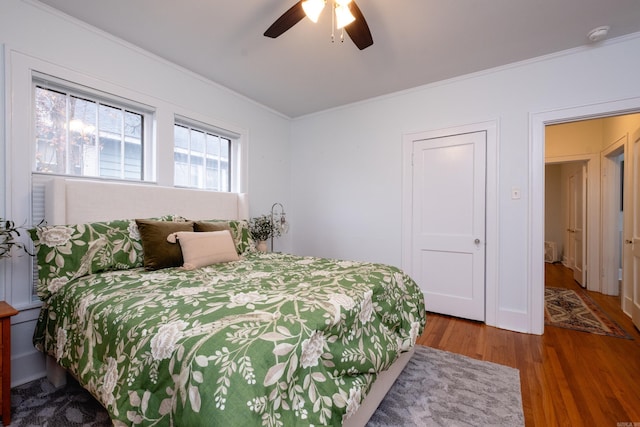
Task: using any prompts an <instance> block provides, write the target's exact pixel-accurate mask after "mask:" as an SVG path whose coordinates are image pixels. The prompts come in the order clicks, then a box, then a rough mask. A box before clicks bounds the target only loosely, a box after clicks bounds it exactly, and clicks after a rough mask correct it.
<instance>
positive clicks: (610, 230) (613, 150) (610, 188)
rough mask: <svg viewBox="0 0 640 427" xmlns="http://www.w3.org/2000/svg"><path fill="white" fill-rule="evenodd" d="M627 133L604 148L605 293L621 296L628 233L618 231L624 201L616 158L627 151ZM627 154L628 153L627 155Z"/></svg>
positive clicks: (603, 261)
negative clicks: (625, 238) (622, 245)
mask: <svg viewBox="0 0 640 427" xmlns="http://www.w3.org/2000/svg"><path fill="white" fill-rule="evenodd" d="M628 139H629V135H625V136H623V137H621V138H620V139H618V140H617V141H615V142H613V143H612V144H610V145H609V146H608V147H607V148H605V149H604V150H603V151H602V156H601V159H602V161H601V164H602V181H601V183H602V283H601V288H602V293H603V294H605V295H621V294H622V292H623V290H622V288H621V287H620V286H619V285H618V282H619V278H618V276H619V268H620V267H619V266H620V263H621V261H622V250H621V246H620V245H621V244H623V243H622V241H624V236H622V235H619V234H618V227H617V226H618V225H619V214H620V202H621V200H622V195H621V194H620V180H621V179H622V176H621V173H620V165H619V164H618V161H617V160H616V158H617V157H618V156H620V155H621V154H626V153H627V151H628V150H627V140H628ZM625 157H626V156H625ZM612 254H613V255H612Z"/></svg>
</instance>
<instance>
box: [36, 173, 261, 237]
mask: <svg viewBox="0 0 640 427" xmlns="http://www.w3.org/2000/svg"><path fill="white" fill-rule="evenodd" d="M170 214H174V215H181V216H183V217H185V218H193V219H248V218H249V208H248V201H247V197H246V195H245V194H238V193H224V192H213V191H203V190H195V189H184V188H174V187H160V186H158V185H153V184H129V183H122V182H112V181H94V180H84V179H72V178H60V177H55V178H52V179H51V180H49V181H47V183H46V184H45V219H46V221H47V224H49V225H59V224H80V223H87V222H97V221H108V220H114V219H127V218H152V217H158V216H162V215H170Z"/></svg>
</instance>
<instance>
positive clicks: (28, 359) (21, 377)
mask: <svg viewBox="0 0 640 427" xmlns="http://www.w3.org/2000/svg"><path fill="white" fill-rule="evenodd" d="M46 375H47V371H46V369H45V359H44V354H42V353H41V352H39V351H38V350H36V349H35V348H34V349H33V352H32V353H23V354H20V355H14V356H13V357H12V358H11V387H15V386H19V385H22V384H26V383H28V382H30V381H33V380H37V379H38V378H42V377H44V376H46Z"/></svg>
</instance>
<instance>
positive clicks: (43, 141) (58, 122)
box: [35, 88, 67, 173]
mask: <svg viewBox="0 0 640 427" xmlns="http://www.w3.org/2000/svg"><path fill="white" fill-rule="evenodd" d="M35 120H36V124H35V128H36V159H35V160H36V164H35V169H36V171H39V172H50V173H65V171H66V162H65V160H66V150H67V148H66V147H67V127H66V124H67V97H66V95H65V94H64V93H60V92H56V91H53V90H48V89H42V88H36V114H35Z"/></svg>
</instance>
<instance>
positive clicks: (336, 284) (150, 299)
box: [30, 178, 425, 426]
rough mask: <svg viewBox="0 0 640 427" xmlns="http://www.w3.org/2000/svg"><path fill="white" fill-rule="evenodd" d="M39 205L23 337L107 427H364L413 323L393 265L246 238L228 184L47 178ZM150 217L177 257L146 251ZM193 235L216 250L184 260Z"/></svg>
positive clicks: (240, 199) (239, 206)
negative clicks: (34, 273) (35, 277)
mask: <svg viewBox="0 0 640 427" xmlns="http://www.w3.org/2000/svg"><path fill="white" fill-rule="evenodd" d="M45 208H46V209H45V212H46V219H47V225H45V226H41V227H36V228H34V229H33V230H31V231H30V233H31V236H32V238H33V240H34V243H35V245H36V248H37V250H38V253H37V258H38V264H39V266H38V269H39V281H38V295H39V296H40V298H41V299H42V303H43V305H42V309H41V313H40V317H39V319H38V323H37V326H36V330H35V333H34V344H35V346H36V348H38V349H39V350H41V351H43V352H44V353H45V354H47V355H48V371H49V372H48V375H49V377H50V379H51V380H52V381H53V382H54V383H56V384H60V383H61V382H62V381H63V380H64V378H65V375H61V372H68V373H70V374H71V375H72V376H73V377H75V378H76V379H77V380H78V381H79V383H80V384H81V385H82V386H83V387H85V388H86V389H87V390H88V391H89V392H91V394H92V395H93V396H94V397H96V399H97V400H98V401H99V402H100V403H101V404H102V405H103V406H104V407H105V408H106V409H107V411H108V412H109V414H110V416H111V419H112V420H113V423H114V425H116V426H120V425H176V426H177V425H183V426H198V425H208V426H211V425H221V426H231V425H243V426H249V425H262V426H289V425H345V426H358V425H360V426H361V425H364V424H365V423H366V421H367V420H368V419H369V417H370V416H371V415H372V414H373V412H374V411H375V409H376V407H377V405H378V403H379V402H380V401H381V400H382V398H383V397H384V394H385V393H386V391H387V390H388V389H389V388H390V386H391V385H392V384H393V381H394V380H395V378H396V377H397V376H398V375H399V374H400V372H401V371H402V368H403V367H404V365H405V364H406V363H407V362H408V360H409V358H410V357H411V354H412V350H413V346H414V344H415V341H416V338H417V336H419V334H420V333H421V332H422V330H423V328H424V323H425V309H424V300H423V294H422V292H421V291H420V289H419V288H418V286H417V285H416V284H415V283H414V282H413V280H411V278H410V277H408V276H407V275H406V274H404V273H403V272H402V271H401V270H399V269H397V268H395V267H391V266H386V265H381V264H374V263H362V262H351V261H344V260H331V259H324V258H314V257H300V256H293V255H288V254H276V253H266V254H265V253H260V252H258V251H256V250H255V248H254V244H253V242H252V240H251V239H250V235H249V232H248V228H247V221H246V218H247V217H248V206H247V200H246V197H245V196H244V195H241V194H231V193H211V192H203V191H198V190H187V189H175V188H166V187H158V186H152V185H142V184H123V183H114V182H102V181H100V182H98V181H86V180H74V179H64V178H53V179H51V180H50V181H48V182H47V184H46V191H45ZM136 220H137V221H136ZM150 224H151V226H153V227H159V229H160V230H162V232H163V233H164V232H166V227H169V228H171V227H176V229H178V230H179V231H176V232H175V233H173V232H172V233H171V235H172V236H174V237H175V239H174V242H173V244H174V245H175V244H177V243H179V244H180V245H181V248H182V252H181V256H182V257H183V259H182V260H181V263H182V264H181V265H175V263H174V265H172V266H166V265H162V263H160V265H154V266H152V267H153V268H150V267H149V265H147V258H149V259H151V255H152V252H153V251H155V249H153V251H152V249H150V248H156V243H155V241H153V240H149V239H150V237H149V235H152V236H155V234H153V233H151V232H149V229H150V228H149V227H150ZM214 225H215V227H214V231H210V229H209V228H208V227H211V226H214ZM153 227H151V229H152V231H153V232H156V231H157V230H156V229H155V228H153ZM185 227H186V228H185ZM189 227H192V228H189ZM198 227H200V228H201V230H202V232H200V230H198ZM202 227H204V228H202ZM216 227H222V228H221V229H220V228H216ZM196 230H197V231H196ZM156 237H157V236H156ZM204 237H206V238H209V237H211V238H214V237H215V238H216V239H220V238H224V242H225V244H226V245H227V246H225V248H226V250H225V251H222V252H224V253H225V256H222V259H223V260H222V261H220V256H221V255H220V254H219V253H216V254H217V255H216V256H218V258H217V260H218V261H216V262H214V263H213V264H207V263H204V264H205V265H203V266H200V265H198V264H195V267H194V266H193V265H192V264H189V263H187V261H188V260H190V259H196V258H194V257H193V254H194V253H195V252H194V250H193V249H190V248H189V249H188V247H187V246H186V245H185V242H187V238H189V239H192V238H204ZM163 238H164V237H163ZM176 239H177V240H178V242H176V241H175V240H176ZM183 239H184V240H183ZM169 240H171V239H169ZM149 242H154V243H153V245H151V244H150V243H149ZM229 242H231V245H232V246H231V248H232V249H229V246H228V245H229ZM157 245H159V243H158V244H157ZM187 249H188V250H187ZM172 250H173V249H172ZM201 250H202V249H201V248H200V249H198V251H201ZM230 252H233V253H230ZM200 253H201V252H197V254H198V255H200ZM227 255H228V257H230V258H225V257H226V256H227ZM197 259H200V258H197ZM185 266H187V268H185ZM62 369H63V370H64V371H61V370H62Z"/></svg>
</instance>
